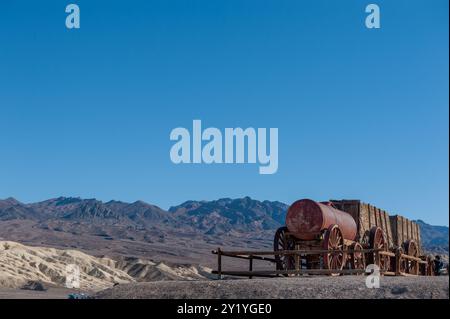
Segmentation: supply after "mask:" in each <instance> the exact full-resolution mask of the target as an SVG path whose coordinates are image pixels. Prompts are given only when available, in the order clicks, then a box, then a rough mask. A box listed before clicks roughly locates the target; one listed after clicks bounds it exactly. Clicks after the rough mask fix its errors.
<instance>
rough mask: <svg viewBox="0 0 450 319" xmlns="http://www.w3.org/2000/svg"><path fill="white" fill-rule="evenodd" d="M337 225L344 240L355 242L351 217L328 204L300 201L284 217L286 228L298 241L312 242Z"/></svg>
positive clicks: (353, 223) (354, 227)
mask: <svg viewBox="0 0 450 319" xmlns="http://www.w3.org/2000/svg"><path fill="white" fill-rule="evenodd" d="M334 224H336V225H338V226H339V229H340V230H341V232H342V235H343V236H344V238H345V239H349V240H355V237H356V233H357V226H356V222H355V220H354V219H353V217H352V216H351V215H350V214H348V213H346V212H343V211H340V210H338V209H336V208H334V207H333V206H332V204H328V203H318V202H315V201H313V200H310V199H302V200H299V201H296V202H295V203H293V204H292V205H291V206H290V207H289V210H288V213H287V215H286V226H287V228H288V230H289V232H290V233H292V235H294V236H295V237H297V238H298V239H303V240H312V239H316V238H317V236H318V235H320V234H321V232H322V230H324V229H327V228H328V227H329V226H330V225H334Z"/></svg>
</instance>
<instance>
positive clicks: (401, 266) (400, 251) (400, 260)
mask: <svg viewBox="0 0 450 319" xmlns="http://www.w3.org/2000/svg"><path fill="white" fill-rule="evenodd" d="M404 253H405V251H404V250H403V248H402V247H398V248H397V255H398V256H399V257H398V263H399V265H398V271H399V272H400V273H406V262H407V260H406V259H405V258H403V257H402V254H404Z"/></svg>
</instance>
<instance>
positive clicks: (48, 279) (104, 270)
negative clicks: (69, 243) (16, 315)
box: [0, 241, 134, 290]
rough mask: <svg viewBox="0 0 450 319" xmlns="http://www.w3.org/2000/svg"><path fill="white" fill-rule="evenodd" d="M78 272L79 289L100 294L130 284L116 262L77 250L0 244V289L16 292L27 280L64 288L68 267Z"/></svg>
mask: <svg viewBox="0 0 450 319" xmlns="http://www.w3.org/2000/svg"><path fill="white" fill-rule="evenodd" d="M70 264H75V265H77V266H78V267H79V269H80V288H81V289H82V290H99V289H102V288H107V287H110V286H112V285H113V284H114V283H116V282H117V283H125V282H132V281H134V279H133V278H132V277H131V276H129V275H128V274H127V273H126V272H125V271H122V270H120V269H116V268H115V261H113V260H112V259H109V258H97V257H93V256H90V255H87V254H85V253H82V252H80V251H77V250H60V249H54V248H46V247H29V246H24V245H22V244H18V243H15V242H6V241H1V242H0V286H2V287H10V288H17V287H20V286H21V285H23V284H24V283H25V282H26V281H27V280H35V281H41V282H44V283H48V284H52V285H56V286H64V285H65V283H66V275H67V269H66V267H67V265H70Z"/></svg>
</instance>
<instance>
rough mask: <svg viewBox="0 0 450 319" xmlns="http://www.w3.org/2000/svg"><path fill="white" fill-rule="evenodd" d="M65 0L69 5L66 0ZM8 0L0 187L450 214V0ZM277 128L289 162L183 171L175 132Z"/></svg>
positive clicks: (444, 217) (2, 32)
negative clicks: (374, 9) (332, 201)
mask: <svg viewBox="0 0 450 319" xmlns="http://www.w3.org/2000/svg"><path fill="white" fill-rule="evenodd" d="M66 2H67V3H66ZM72 2H74V3H77V4H79V5H80V8H81V29H80V30H76V31H74V30H72V31H70V30H67V29H66V28H65V24H64V21H65V16H66V14H65V12H64V9H65V6H66V5H67V4H69V3H70V1H62V0H58V1H56V0H53V1H50V0H49V1H12V0H6V1H2V3H1V9H0V198H5V197H8V196H13V197H15V198H17V199H19V200H22V201H24V202H31V201H38V200H43V199H47V198H50V197H56V196H81V197H87V198H92V197H96V198H98V199H101V200H110V199H118V200H124V201H134V200H137V199H142V200H145V201H147V202H150V203H154V204H157V205H159V206H161V207H163V208H168V207H169V206H171V205H176V204H178V203H180V202H182V201H184V200H188V199H215V198H219V197H242V196H246V195H249V196H251V197H254V198H256V199H269V200H280V201H283V202H286V203H290V202H292V201H294V200H296V199H298V198H305V197H307V198H312V199H316V200H325V199H328V198H359V199H362V200H364V201H366V202H370V203H373V204H374V205H376V206H379V207H381V208H384V209H386V210H388V211H389V212H393V213H400V214H403V215H406V216H408V217H410V218H414V219H416V218H421V219H423V220H425V221H426V222H429V223H432V224H441V225H448V214H449V197H448V191H449V166H448V164H449V139H448V132H449V122H448V116H449V114H448V110H449V99H448V85H449V83H448V76H449V74H448V67H449V66H448V55H449V51H448V49H449V44H448V1H447V0H433V1H430V0H422V1H412V0H408V1H407V0H396V1H374V2H375V3H377V4H379V5H380V7H381V19H382V20H381V25H382V28H381V29H380V30H368V29H366V28H365V26H364V18H365V15H366V14H365V12H364V9H365V6H366V5H367V4H369V3H371V2H370V1H369V0H354V1H337V0H329V1H324V0H322V1H318V0H314V1H313V0H310V1H294V0H292V1H284V0H272V1H268V0H266V1H262V0H244V1H243V0H226V1H225V0H213V1H211V0H203V1H200V0H197V1H187V0H160V1H148V0H147V1H87V0H72ZM193 119H201V120H202V122H203V125H204V126H214V127H218V128H224V127H238V126H240V127H244V128H246V127H277V128H279V148H280V150H279V170H278V173H277V174H275V175H259V174H258V169H257V166H255V165H212V166H207V165H181V166H180V165H179V166H176V165H174V164H172V162H171V161H170V158H169V150H170V147H171V146H172V143H173V142H171V141H170V140H169V134H170V131H171V130H172V129H173V128H175V127H178V126H183V127H188V128H189V127H190V126H191V125H192V120H193Z"/></svg>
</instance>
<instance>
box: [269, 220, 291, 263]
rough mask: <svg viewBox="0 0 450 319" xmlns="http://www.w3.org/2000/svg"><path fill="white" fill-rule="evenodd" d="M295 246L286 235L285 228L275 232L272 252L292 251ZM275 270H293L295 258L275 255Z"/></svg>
mask: <svg viewBox="0 0 450 319" xmlns="http://www.w3.org/2000/svg"><path fill="white" fill-rule="evenodd" d="M294 249H295V244H294V241H293V240H292V238H291V237H290V236H289V235H287V227H285V226H284V227H280V228H278V229H277V231H276V232H275V237H274V239H273V250H274V251H280V250H294ZM275 263H276V267H277V270H293V269H295V258H294V256H292V255H275Z"/></svg>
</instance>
